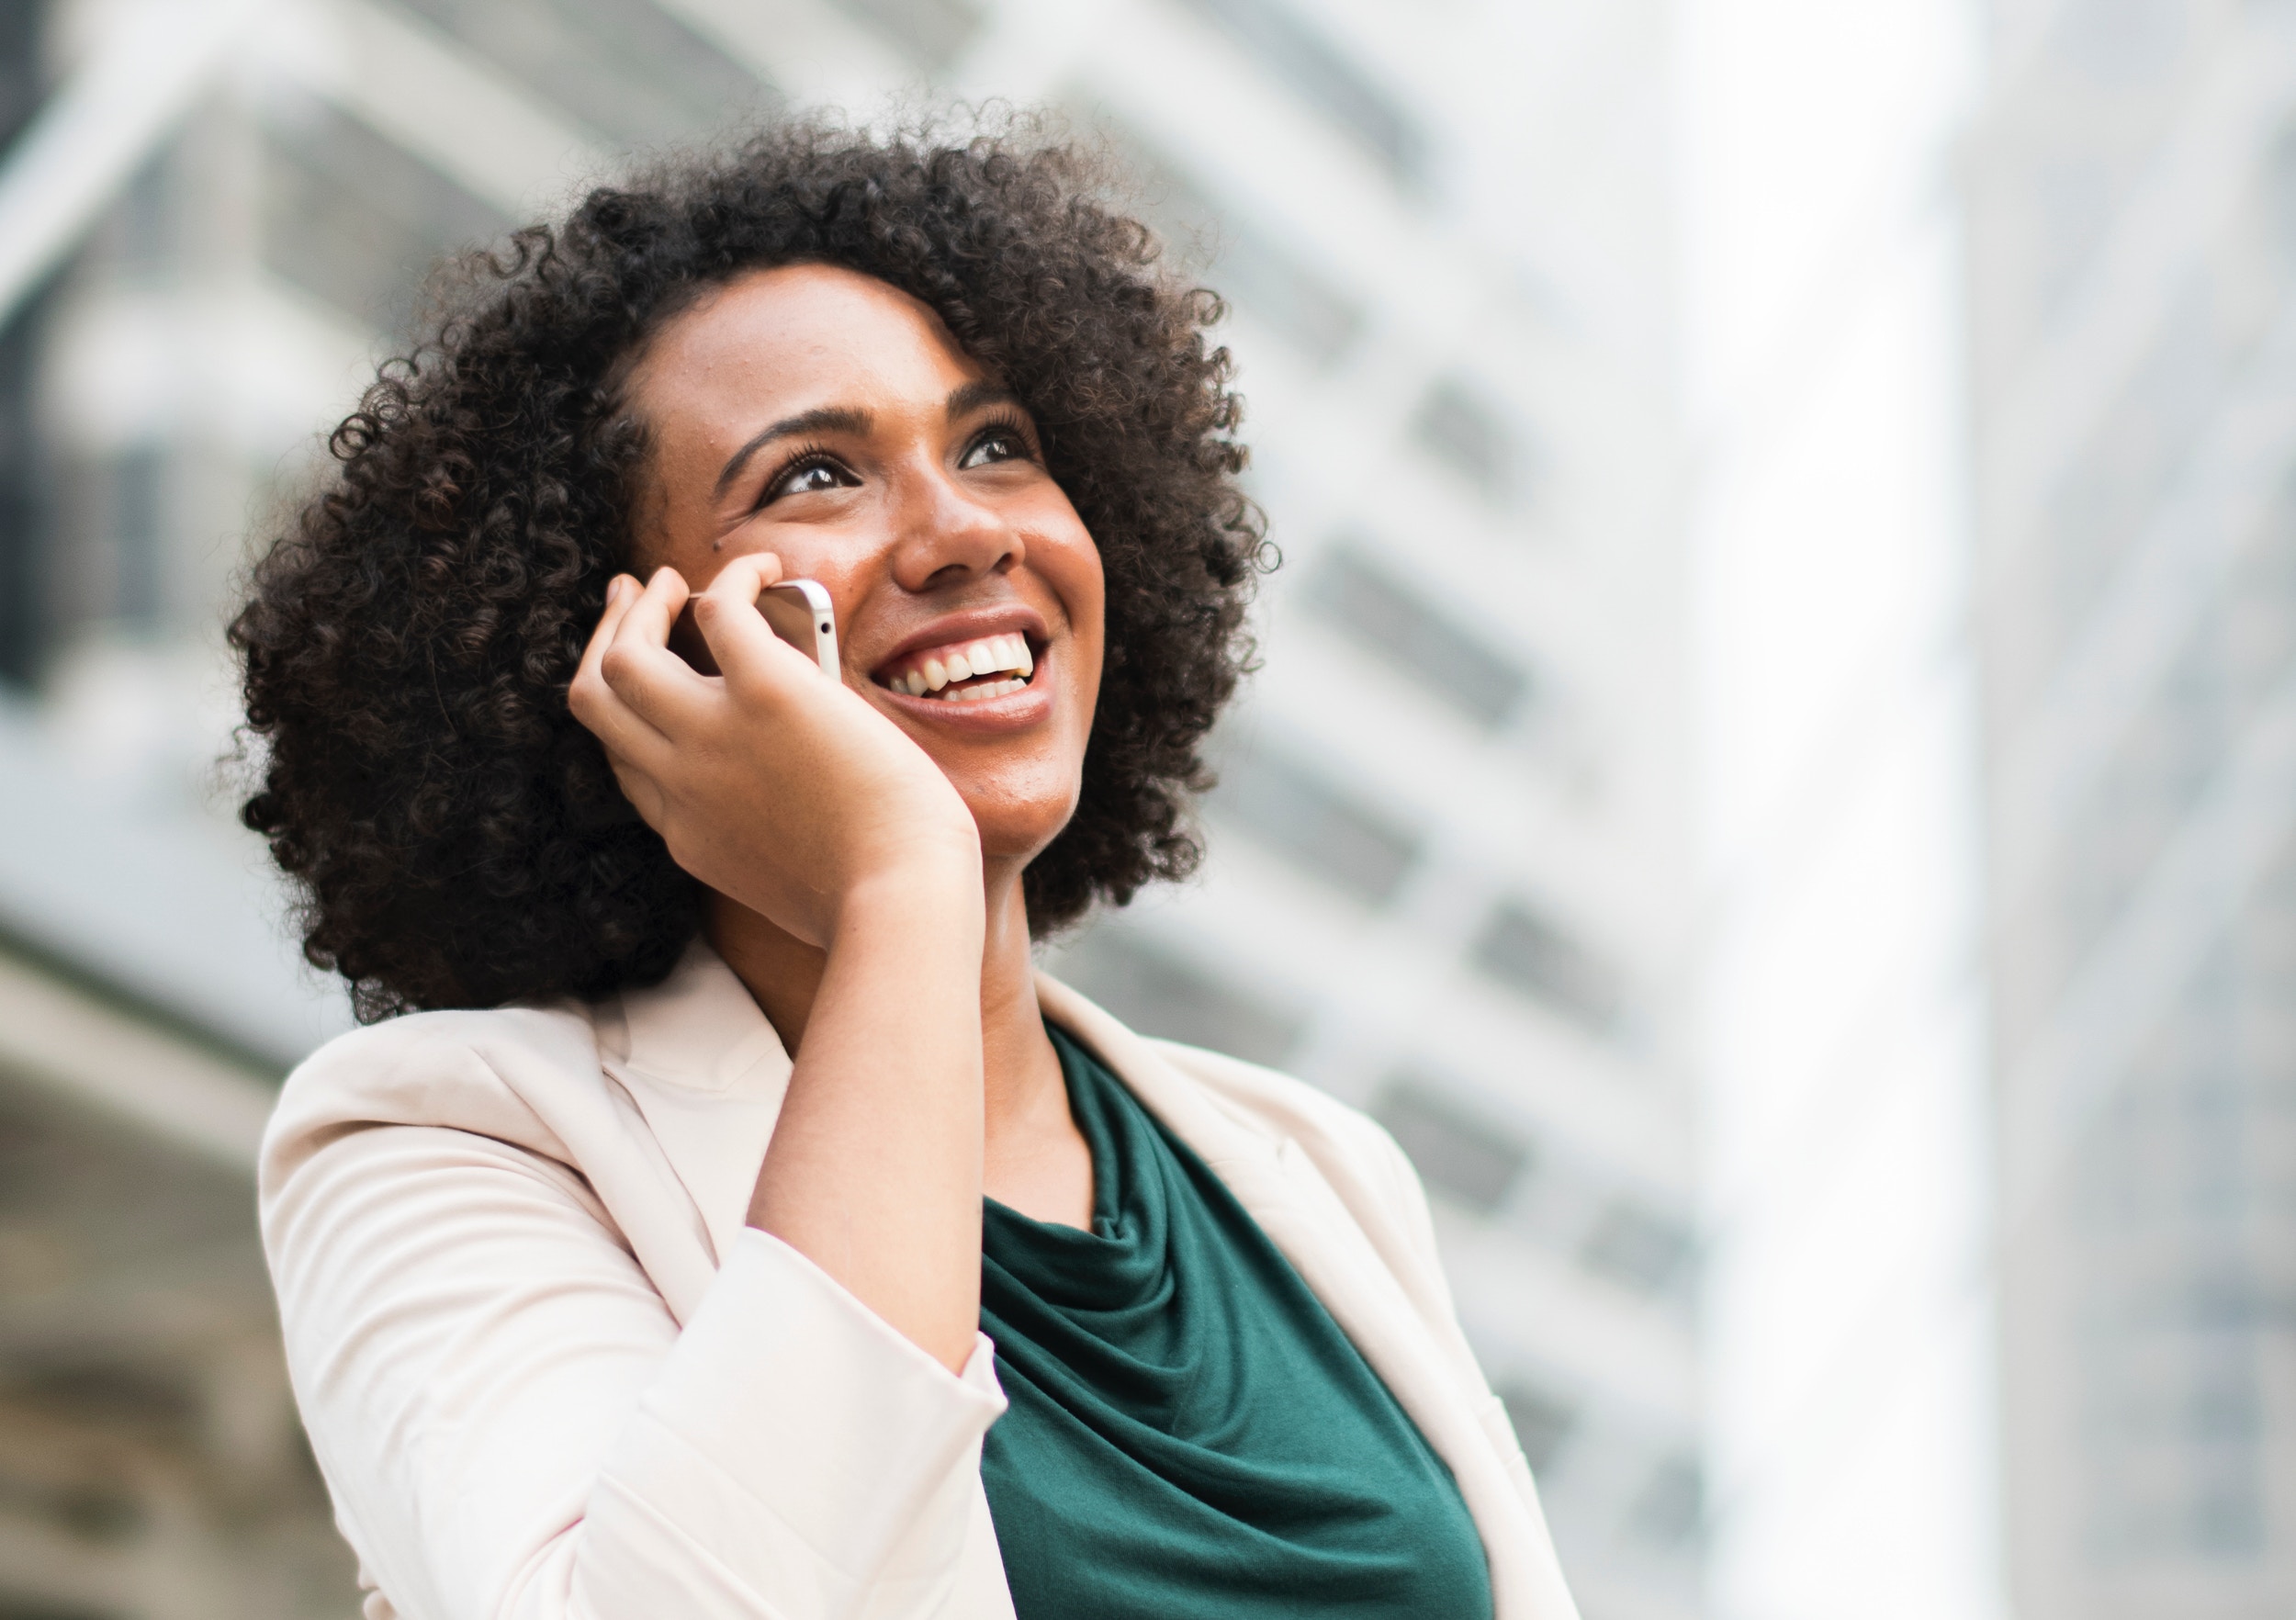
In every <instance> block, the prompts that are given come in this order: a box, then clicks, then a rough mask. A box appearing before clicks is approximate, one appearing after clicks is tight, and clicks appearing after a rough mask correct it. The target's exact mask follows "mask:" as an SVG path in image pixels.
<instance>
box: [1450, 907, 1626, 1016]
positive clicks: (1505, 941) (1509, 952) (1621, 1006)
mask: <svg viewBox="0 0 2296 1620" xmlns="http://www.w3.org/2000/svg"><path fill="white" fill-rule="evenodd" d="M1472 960H1473V962H1474V963H1475V965H1476V966H1477V967H1479V968H1480V969H1481V970H1482V971H1483V972H1484V973H1487V974H1488V975H1490V976H1491V978H1492V979H1493V980H1495V981H1496V982H1497V983H1499V984H1503V985H1505V986H1506V987H1507V988H1508V989H1510V990H1514V991H1516V992H1518V993H1520V994H1522V995H1525V996H1533V997H1536V999H1537V1000H1539V1001H1541V1002H1544V1003H1545V1004H1546V1005H1548V1007H1553V1008H1555V1009H1556V1010H1557V1011H1559V1012H1561V1013H1563V1014H1565V1015H1566V1016H1568V1017H1569V1018H1572V1019H1574V1020H1575V1021H1577V1022H1578V1023H1580V1024H1581V1025H1583V1026H1585V1027H1586V1028H1587V1029H1591V1030H1593V1032H1595V1033H1596V1034H1602V1035H1612V1034H1615V1033H1617V1032H1618V1029H1619V1025H1620V1023H1621V1021H1622V1019H1623V1018H1624V1015H1625V1011H1626V993H1625V989H1624V986H1623V985H1621V984H1620V983H1619V978H1618V973H1617V972H1616V970H1615V969H1614V968H1612V967H1611V966H1610V965H1609V964H1608V963H1606V962H1602V961H1601V960H1599V959H1598V958H1596V957H1595V956H1594V955H1593V954H1592V953H1591V952H1589V951H1586V950H1585V949H1584V948H1583V947H1581V945H1579V944H1578V943H1577V941H1575V940H1573V939H1570V937H1569V936H1568V935H1566V934H1564V933H1563V932H1562V930H1561V929H1559V928H1557V927H1556V926H1555V925H1554V924H1553V923H1551V922H1549V921H1548V920H1547V918H1546V917H1542V916H1540V915H1539V914H1538V913H1537V912H1536V911H1534V910H1532V909H1531V907H1530V906H1527V905H1525V903H1524V902H1522V901H1519V900H1509V901H1504V902H1503V903H1501V904H1500V905H1499V906H1496V907H1494V908H1493V909H1492V911H1491V918H1490V920H1489V921H1488V922H1486V923H1485V924H1484V925H1483V931H1482V933H1481V935H1480V937H1479V938H1478V939H1476V941H1475V945H1474V949H1473V951H1472Z"/></svg>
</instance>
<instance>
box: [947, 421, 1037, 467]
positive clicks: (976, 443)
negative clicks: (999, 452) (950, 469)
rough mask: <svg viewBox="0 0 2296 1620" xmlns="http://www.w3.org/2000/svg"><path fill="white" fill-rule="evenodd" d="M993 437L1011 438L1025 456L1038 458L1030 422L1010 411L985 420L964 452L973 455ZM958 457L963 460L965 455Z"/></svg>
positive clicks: (1030, 458) (1032, 458)
mask: <svg viewBox="0 0 2296 1620" xmlns="http://www.w3.org/2000/svg"><path fill="white" fill-rule="evenodd" d="M993 438H1006V439H1010V440H1011V441H1012V442H1013V443H1014V444H1016V445H1018V446H1019V450H1020V454H1021V455H1022V456H1025V457H1027V458H1028V459H1029V460H1031V461H1033V460H1035V459H1036V443H1035V441H1034V440H1032V439H1030V437H1029V424H1028V423H1027V422H1023V421H1021V420H1020V418H1019V416H1017V415H1012V414H1010V413H1000V414H998V415H996V416H992V417H990V418H989V419H988V420H987V421H986V422H983V423H982V424H981V427H980V431H979V432H978V433H974V435H973V442H972V443H971V444H967V445H966V446H965V447H964V454H965V455H966V456H970V455H972V454H973V452H974V451H975V450H978V449H979V448H980V447H981V446H982V445H983V444H985V443H987V442H988V441H989V440H990V439H993ZM958 459H959V460H962V459H963V457H962V456H960V457H958Z"/></svg>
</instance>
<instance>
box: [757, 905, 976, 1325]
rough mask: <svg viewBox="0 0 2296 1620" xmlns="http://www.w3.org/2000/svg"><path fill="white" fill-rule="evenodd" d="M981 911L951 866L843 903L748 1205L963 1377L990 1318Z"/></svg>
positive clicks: (764, 1226)
mask: <svg viewBox="0 0 2296 1620" xmlns="http://www.w3.org/2000/svg"><path fill="white" fill-rule="evenodd" d="M982 904H983V903H982V894H981V887H980V880H979V876H978V871H977V866H975V867H974V869H973V870H972V871H970V872H968V871H966V870H965V869H964V867H963V866H962V864H960V863H956V862H935V863H931V864H929V865H925V866H922V867H920V868H917V869H913V870H909V871H906V872H899V873H888V874H886V875H884V876H883V877H879V878H874V879H872V880H870V881H869V882H868V883H864V884H862V885H861V887H859V888H858V889H857V890H856V891H855V892H854V893H853V894H851V895H850V896H849V898H848V900H847V902H846V904H845V906H844V907H843V908H842V911H841V914H840V919H839V923H838V930H837V934H836V937H835V938H834V939H832V940H831V941H830V942H829V947H828V952H827V965H826V966H825V968H824V970H823V973H822V978H821V982H820V986H819V988H818V990H817V991H816V995H815V997H814V1000H813V1005H812V1007H811V1009H810V1011H809V1013H808V1015H807V1017H806V1018H805V1034H804V1036H803V1038H802V1040H801V1041H800V1043H799V1046H798V1051H797V1053H796V1063H795V1068H794V1071H793V1074H791V1076H790V1084H789V1093H788V1096H787V1097H786V1098H785V1099H784V1101H783V1103H782V1113H781V1118H780V1119H779V1121H778V1123H777V1124H776V1125H775V1127H774V1131H773V1140H772V1143H771V1146H770V1147H769V1149H768V1150H767V1153H766V1158H765V1164H764V1167H763V1169H762V1170H761V1171H760V1175H759V1177H758V1185H757V1190H756V1192H755V1194H754V1195H753V1196H752V1198H751V1200H750V1206H749V1222H750V1224H751V1225H753V1226H756V1227H759V1228H760V1229H761V1230H763V1231H765V1232H771V1233H772V1234H773V1235H774V1236H776V1237H778V1238H780V1239H781V1240H782V1242H784V1243H788V1244H789V1245H790V1246H791V1247H792V1248H793V1249H795V1250H797V1251H798V1252H799V1253H800V1254H804V1255H805V1257H806V1258H807V1259H809V1260H811V1261H812V1262H813V1263H814V1264H815V1265H816V1266H819V1267H820V1268H821V1269H822V1270H823V1271H824V1272H826V1273H827V1274H828V1275H829V1276H830V1277H833V1278H835V1279H836V1280H837V1281H838V1283H839V1284H840V1285H842V1286H843V1287H844V1288H846V1289H847V1290H848V1291H849V1292H850V1293H851V1294H852V1295H853V1297H854V1298H855V1299H859V1300H860V1301H861V1303H862V1304H864V1305H866V1306H867V1307H868V1308H869V1309H870V1310H871V1311H874V1312H876V1313H877V1314H878V1315H879V1316H880V1317H882V1318H883V1319H884V1321H885V1322H887V1323H889V1324H890V1325H891V1326H892V1327H893V1328H894V1329H895V1331H897V1332H899V1333H901V1334H903V1335H904V1336H905V1337H906V1338H907V1339H909V1340H910V1341H911V1342H912V1343H914V1344H917V1345H918V1346H919V1347H921V1348H922V1349H924V1350H925V1351H926V1352H927V1353H928V1354H929V1355H931V1356H934V1357H935V1358H936V1359H937V1360H939V1361H940V1363H941V1364H942V1365H943V1366H945V1367H950V1368H951V1369H952V1370H953V1369H956V1368H959V1367H962V1366H963V1365H964V1362H965V1360H966V1358H967V1357H968V1356H970V1355H971V1354H972V1351H973V1346H974V1333H975V1332H976V1331H977V1329H978V1327H979V1319H980V1229H981V1143H982V1124H981V1119H982V1070H981V1063H982V1058H981V1007H980V996H981V989H980V979H981V949H982V936H983V920H982Z"/></svg>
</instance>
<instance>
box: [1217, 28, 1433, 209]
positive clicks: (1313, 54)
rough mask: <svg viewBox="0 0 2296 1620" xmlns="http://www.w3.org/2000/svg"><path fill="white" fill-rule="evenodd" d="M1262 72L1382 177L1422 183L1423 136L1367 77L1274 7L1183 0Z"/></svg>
mask: <svg viewBox="0 0 2296 1620" xmlns="http://www.w3.org/2000/svg"><path fill="white" fill-rule="evenodd" d="M1187 4H1188V5H1189V6H1191V8H1193V9H1194V10H1195V11H1197V12H1198V13H1199V14H1200V15H1202V16H1204V17H1210V19H1211V20H1212V21H1213V22H1215V23H1217V24H1218V25H1219V26H1220V27H1221V28H1222V29H1224V30H1225V31H1226V32H1227V34H1228V36H1229V37H1230V38H1231V39H1234V40H1235V41H1236V43H1237V44H1239V45H1241V46H1243V47H1244V50H1245V51H1249V52H1250V53H1251V55H1252V57H1253V60H1255V62H1258V63H1259V65H1260V66H1261V67H1262V68H1263V69H1265V70H1266V72H1267V73H1268V74H1269V75H1270V76H1271V77H1273V78H1274V79H1276V80H1277V82H1278V83H1280V84H1283V85H1284V87H1285V88H1287V89H1289V91H1290V92H1291V93H1292V94H1293V95H1295V96H1299V97H1300V100H1301V101H1303V102H1305V103H1306V104H1307V105H1308V107H1311V109H1313V111H1314V112H1315V113H1316V114H1317V115H1318V116H1319V117H1321V118H1322V119H1323V120H1324V121H1325V122H1327V123H1329V124H1330V125H1331V126H1332V127H1333V128H1334V129H1337V130H1338V131H1339V132H1340V133H1341V134H1343V135H1345V137H1346V138H1347V139H1348V140H1350V141H1354V142H1355V143H1356V145H1357V146H1358V147H1360V148H1361V149H1362V150H1363V151H1364V152H1366V153H1367V154H1368V155H1369V156H1370V157H1371V158H1372V159H1373V160H1374V161H1375V162H1377V163H1379V166H1380V167H1381V168H1382V169H1384V170H1386V172H1387V174H1388V176H1389V178H1390V179H1392V180H1393V181H1395V182H1396V183H1397V184H1398V185H1400V186H1406V187H1417V186H1422V185H1424V184H1425V182H1426V179H1427V168H1428V162H1427V160H1428V146H1427V136H1426V132H1425V131H1424V130H1423V129H1421V128H1420V127H1419V125H1418V123H1417V121H1416V120H1414V119H1413V118H1412V117H1411V116H1410V115H1409V114H1407V113H1406V112H1405V111H1404V110H1403V109H1402V107H1401V106H1400V105H1398V104H1397V102H1396V100H1395V98H1394V97H1393V96H1390V95H1389V94H1388V92H1387V91H1386V90H1385V89H1384V88H1382V87H1381V86H1380V85H1379V84H1378V83H1376V82H1375V81H1374V80H1373V79H1372V78H1371V77H1370V75H1368V74H1367V73H1365V72H1364V71H1363V70H1362V69H1361V68H1360V67H1358V66H1357V65H1356V63H1355V62H1352V61H1350V60H1349V59H1348V57H1347V56H1346V55H1345V53H1344V52H1343V51H1340V50H1339V48H1338V47H1337V46H1335V45H1334V44H1333V43H1332V42H1331V41H1330V40H1328V39H1324V38H1323V36H1322V35H1321V34H1319V33H1318V32H1316V31H1315V29H1314V28H1312V27H1311V26H1310V25H1309V23H1308V22H1307V20H1306V19H1305V18H1304V17H1300V15H1299V14H1298V13H1296V12H1294V11H1293V10H1292V9H1291V8H1290V7H1289V6H1285V5H1282V4H1279V3H1278V0H1187Z"/></svg>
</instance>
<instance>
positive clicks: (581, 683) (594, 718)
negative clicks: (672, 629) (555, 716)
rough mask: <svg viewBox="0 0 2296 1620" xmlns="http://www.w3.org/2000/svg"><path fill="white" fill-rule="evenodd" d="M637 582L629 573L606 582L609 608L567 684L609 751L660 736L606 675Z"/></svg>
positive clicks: (580, 716)
mask: <svg viewBox="0 0 2296 1620" xmlns="http://www.w3.org/2000/svg"><path fill="white" fill-rule="evenodd" d="M639 589H640V588H639V586H638V582H637V581H636V579H632V578H630V576H629V575H627V574H616V575H615V576H614V577H613V579H612V580H611V581H609V582H608V584H607V586H606V608H605V612H604V613H601V614H600V615H599V618H598V628H597V629H596V630H594V631H592V632H591V637H590V645H589V646H588V647H584V648H583V649H582V661H581V663H580V665H579V666H578V667H577V668H576V669H575V671H574V679H573V680H572V681H570V682H568V687H567V694H566V699H567V707H568V708H569V709H571V710H572V711H573V713H574V718H575V719H577V720H579V721H580V722H581V723H582V725H583V726H587V727H588V728H589V729H590V730H591V732H592V733H594V734H595V735H596V736H597V737H598V738H599V739H600V740H601V741H602V742H603V743H605V744H606V746H607V748H608V751H609V752H610V753H611V752H613V751H615V750H619V751H621V752H622V753H624V754H627V753H629V752H630V751H631V750H632V749H634V748H638V747H641V746H643V744H644V741H645V738H646V737H649V736H650V737H653V739H654V740H655V741H656V742H659V741H660V740H661V739H660V737H659V736H658V734H657V733H655V731H654V728H653V727H652V726H649V725H647V723H646V722H645V721H644V720H642V719H640V718H639V717H638V715H637V714H636V713H635V712H634V711H633V710H632V709H631V708H630V706H629V705H628V704H627V703H625V702H624V701H623V700H622V698H621V697H620V696H619V695H618V694H617V693H616V692H614V690H613V684H612V683H611V682H610V681H608V680H607V679H606V674H605V660H606V655H607V653H608V651H609V650H610V649H611V648H612V647H613V643H614V637H615V636H616V635H617V634H618V633H619V631H620V630H621V627H622V624H623V622H624V621H625V619H627V618H628V617H629V613H630V609H631V608H632V607H633V606H635V605H636V602H637V600H638V596H639Z"/></svg>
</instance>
